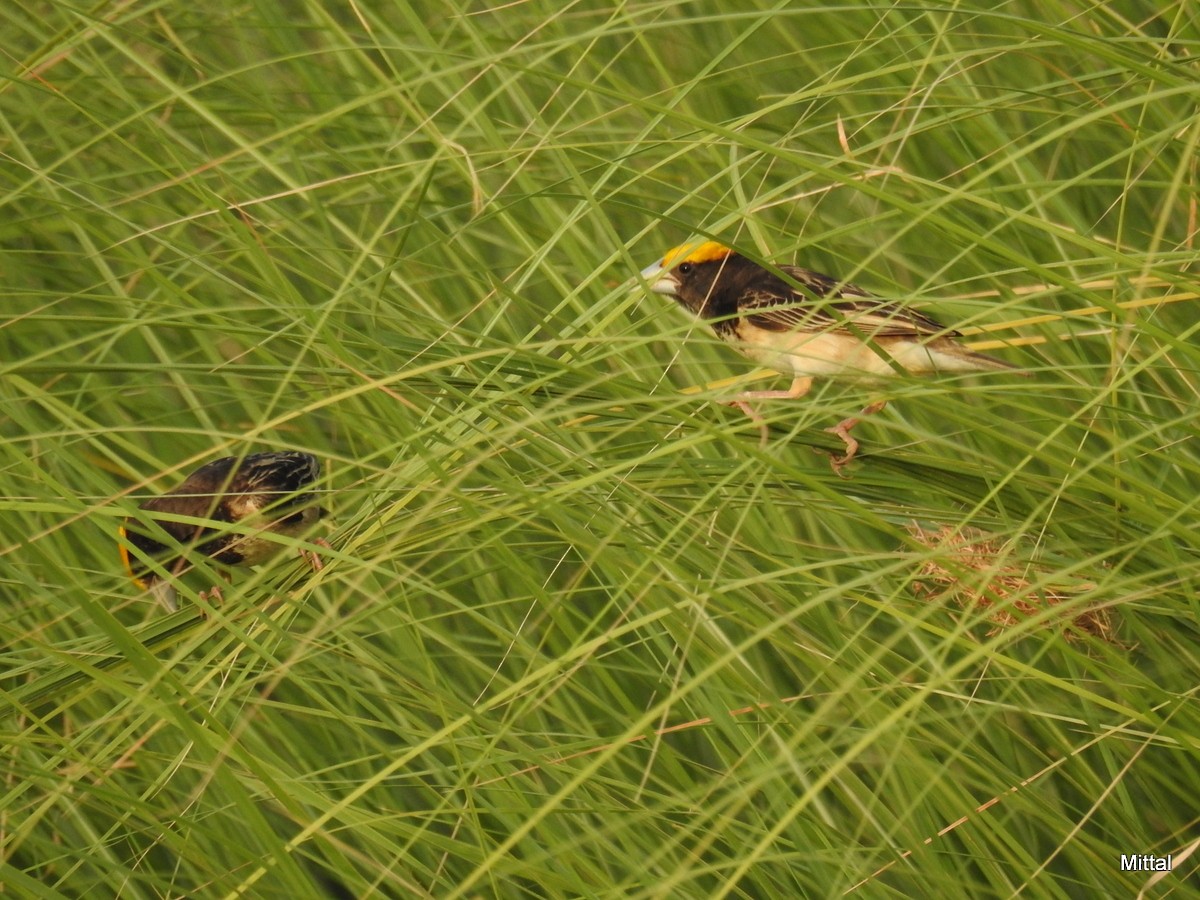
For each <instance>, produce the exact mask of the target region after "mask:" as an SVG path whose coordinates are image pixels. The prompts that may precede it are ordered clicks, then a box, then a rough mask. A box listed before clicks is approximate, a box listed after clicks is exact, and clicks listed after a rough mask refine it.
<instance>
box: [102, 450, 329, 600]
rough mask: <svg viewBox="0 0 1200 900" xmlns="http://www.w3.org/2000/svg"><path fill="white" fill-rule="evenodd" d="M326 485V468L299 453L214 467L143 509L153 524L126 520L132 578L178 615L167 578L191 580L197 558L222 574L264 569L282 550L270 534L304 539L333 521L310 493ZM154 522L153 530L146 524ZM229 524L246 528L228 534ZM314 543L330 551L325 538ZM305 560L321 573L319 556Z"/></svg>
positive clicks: (123, 551)
mask: <svg viewBox="0 0 1200 900" xmlns="http://www.w3.org/2000/svg"><path fill="white" fill-rule="evenodd" d="M320 477H321V463H320V462H319V461H318V460H317V458H316V457H315V456H313V455H312V454H310V453H304V452H301V451H299V450H277V451H270V452H265V453H251V454H249V455H248V456H226V457H223V458H221V459H216V460H213V461H212V462H210V463H207V464H205V465H203V466H201V467H200V468H199V469H197V470H196V471H194V472H192V474H191V475H189V476H187V478H185V479H184V480H183V482H182V483H180V484H179V485H178V486H177V487H174V488H172V489H171V490H169V491H167V492H166V493H165V494H162V495H160V496H158V497H152V498H151V499H149V500H147V501H145V502H144V503H142V504H141V505H140V506H139V507H138V509H140V510H142V511H143V512H145V513H148V514H149V515H148V516H145V517H133V516H131V517H129V518H127V519H125V521H124V523H123V524H122V525H121V526H120V529H119V537H120V542H119V543H118V547H119V552H120V556H121V562H122V563H123V564H124V567H125V571H126V573H127V574H128V575H129V577H130V578H131V579H132V580H133V582H134V584H136V585H137V586H138V587H139V588H142V589H143V590H149V591H150V592H151V593H152V595H153V596H154V597H155V598H156V599H157V600H158V601H159V602H160V603H161V604H162V605H163V606H164V607H165V608H166V609H167V611H168V612H174V611H175V610H176V608H177V604H176V599H175V588H174V587H173V585H172V584H171V583H170V581H168V580H167V579H166V578H165V577H164V574H163V573H167V574H169V575H172V576H175V575H180V574H182V573H183V572H186V571H187V570H188V569H189V568H191V566H192V559H193V558H195V557H196V556H205V557H208V558H209V559H210V560H212V562H214V563H216V564H218V565H220V566H223V567H227V566H253V565H258V564H259V563H261V562H263V561H265V560H267V559H269V558H270V557H272V556H274V555H275V554H276V553H278V552H279V551H280V550H282V549H283V545H282V544H281V543H280V542H278V541H275V540H272V539H271V538H268V537H264V536H263V535H264V533H266V532H270V533H271V534H273V535H283V536H285V537H300V536H302V535H304V534H305V533H306V532H308V531H309V530H311V528H312V526H313V525H315V524H316V522H317V521H318V520H319V519H321V518H322V517H324V516H326V515H328V512H327V511H326V510H325V509H323V508H321V507H320V506H317V505H316V498H315V497H314V496H313V494H312V493H311V492H310V489H311V488H312V486H313V484H314V483H315V482H316V481H317V479H319V478H320ZM163 513H165V514H167V515H174V516H189V517H191V518H195V519H208V520H210V521H211V522H213V524H212V525H199V524H196V523H194V522H179V521H171V520H169V519H163V518H159V517H158V515H157V514H163ZM147 519H149V520H150V521H151V522H153V526H150V525H148V524H146V520H147ZM222 523H223V524H227V525H234V524H236V525H237V526H239V527H238V528H237V530H224V529H222V528H221V524H222ZM248 526H249V527H248ZM313 543H315V544H318V545H320V546H324V547H328V546H329V544H328V543H327V542H326V541H324V540H322V539H320V538H318V539H316V540H314V541H313ZM131 550H132V551H133V552H132V553H131V552H130V551H131ZM300 556H301V557H302V558H303V559H304V560H305V561H306V562H307V563H308V564H309V565H310V566H311V567H312V569H313V571H320V570H321V568H322V563H321V559H320V557H319V556H317V554H316V553H314V552H309V551H305V550H301V551H300ZM220 593H221V592H220V588H219V587H213V588H212V589H211V591H209V592H205V593H202V594H201V598H203V599H207V598H208V596H209V595H211V596H212V597H213V598H219V597H220Z"/></svg>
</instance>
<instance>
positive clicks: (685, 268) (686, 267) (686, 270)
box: [679, 263, 692, 275]
mask: <svg viewBox="0 0 1200 900" xmlns="http://www.w3.org/2000/svg"><path fill="white" fill-rule="evenodd" d="M691 272H692V264H691V263H680V264H679V274H680V275H690V274H691Z"/></svg>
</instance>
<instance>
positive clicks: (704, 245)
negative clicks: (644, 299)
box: [662, 241, 733, 269]
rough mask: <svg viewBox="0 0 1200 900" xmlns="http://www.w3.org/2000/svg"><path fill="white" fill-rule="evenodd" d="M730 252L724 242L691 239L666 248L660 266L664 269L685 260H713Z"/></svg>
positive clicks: (695, 261)
mask: <svg viewBox="0 0 1200 900" xmlns="http://www.w3.org/2000/svg"><path fill="white" fill-rule="evenodd" d="M731 253H733V251H732V250H730V249H729V248H728V247H726V246H725V245H724V244H718V243H717V242H716V241H703V242H700V243H697V242H695V241H691V242H689V243H686V244H680V245H679V246H678V247H672V248H671V249H670V250H668V251H667V255H666V256H664V257H663V261H662V267H663V268H664V269H673V268H675V267H676V266H677V265H679V264H680V263H685V262H690V263H706V262H714V261H716V260H721V259H725V258H726V257H727V256H729V255H730V254H731Z"/></svg>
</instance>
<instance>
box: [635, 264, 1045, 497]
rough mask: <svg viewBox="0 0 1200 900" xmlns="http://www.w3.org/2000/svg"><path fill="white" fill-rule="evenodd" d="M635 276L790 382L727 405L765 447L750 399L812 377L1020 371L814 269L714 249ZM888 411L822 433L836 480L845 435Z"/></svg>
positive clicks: (797, 388)
mask: <svg viewBox="0 0 1200 900" xmlns="http://www.w3.org/2000/svg"><path fill="white" fill-rule="evenodd" d="M641 277H642V279H644V280H645V281H646V282H647V283H648V286H649V288H650V290H651V291H652V292H654V293H656V294H664V295H667V296H669V297H673V298H674V299H675V300H676V301H677V302H678V303H679V305H680V306H682V307H683V308H684V309H686V310H688V311H689V312H691V313H693V314H695V315H696V316H698V317H699V318H700V319H701V320H703V321H705V322H707V323H708V324H709V325H711V326H712V329H713V331H714V332H715V333H716V335H717V337H719V338H720V339H721V340H723V341H725V342H726V343H728V344H730V345H732V346H733V347H734V348H735V349H736V350H738V351H739V352H740V353H742V354H743V355H744V356H747V357H749V358H750V359H752V360H754V361H755V362H757V363H758V364H759V365H762V366H766V367H767V368H771V369H775V370H776V371H778V372H780V373H782V374H784V375H789V376H791V378H792V383H791V386H790V387H789V388H788V389H787V390H760V391H744V392H742V393H740V394H737V395H736V396H734V397H733V398H731V399H730V400H728V401H727V402H728V403H729V404H730V405H732V406H736V407H738V408H739V409H741V410H742V411H743V412H744V413H746V415H748V416H750V418H751V419H753V420H754V421H755V422H757V423H758V425H759V427H760V429H761V431H762V438H763V443H764V444H765V443H766V441H767V437H768V432H767V429H766V425H765V423H764V422H763V419H762V416H760V415H759V414H758V412H757V411H756V410H755V409H754V407H752V406H751V405H750V401H752V400H775V399H791V400H794V399H798V398H800V397H803V396H804V395H805V394H807V393H808V391H809V390H810V389H811V388H812V384H813V379H814V378H819V377H834V378H849V379H858V380H866V381H875V380H879V379H885V378H888V377H891V376H896V375H901V374H905V373H907V374H912V375H925V374H931V373H937V372H988V371H1014V370H1016V369H1017V367H1016V366H1013V365H1011V364H1010V363H1007V362H1004V361H1003V360H999V359H994V358H992V357H990V356H985V355H983V354H982V353H975V352H973V351H971V350H968V349H967V348H966V347H964V346H962V344H960V343H959V341H958V339H959V338H960V337H962V335H961V334H960V333H959V332H957V331H955V330H953V329H950V328H946V327H945V326H943V325H941V324H940V323H938V322H937V321H935V320H934V319H932V318H930V317H929V316H927V315H925V314H924V313H920V312H917V311H915V310H912V309H907V308H905V307H903V306H901V305H899V304H897V303H894V302H892V301H889V300H885V299H882V298H880V297H877V296H875V295H873V294H871V293H869V292H867V291H865V290H863V289H862V288H860V287H858V286H857V285H854V284H851V283H849V282H845V281H840V280H838V279H837V278H834V277H832V276H830V275H824V274H822V273H820V272H814V271H813V270H811V269H804V268H800V267H799V266H787V265H779V266H774V267H773V268H772V269H767V268H764V267H763V266H761V265H759V264H758V263H756V262H754V261H753V260H751V259H748V258H747V257H745V256H743V255H742V254H741V253H738V252H737V251H735V250H732V249H730V248H729V247H727V246H725V245H724V244H720V243H718V242H716V241H697V242H691V243H685V244H681V245H679V246H678V247H674V248H672V249H671V250H668V251H667V253H666V255H664V256H663V258H662V260H661V261H659V262H657V263H655V264H653V265H650V266H647V267H646V268H645V269H643V270H642V273H641ZM1020 374H1024V373H1020ZM886 404H887V401H886V400H880V401H876V402H874V403H871V404H870V405H868V406H867V407H865V408H864V409H863V410H862V412H861V413H859V414H858V415H857V416H851V417H849V418H847V419H844V420H842V421H841V422H839V423H838V424H837V425H835V426H834V427H832V428H828V429H826V431H829V432H831V433H833V434H835V435H837V436H838V437H839V438H841V440H842V442H843V443H844V445H845V452H844V453H843V454H841V455H836V454H835V455H834V456H833V457H832V459H831V461H832V463H833V468H834V471H835V472H837V473H838V474H841V471H842V468H843V467H844V466H845V465H846V464H847V463H849V462H850V461H851V460H852V459H854V457H855V454H856V453H857V452H858V447H859V444H858V441H857V440H855V439H854V437H853V435H851V433H850V432H851V429H853V428H854V426H855V425H857V424H858V423H859V421H860V420H861V418H862V417H864V416H868V415H872V414H874V413H877V412H879V411H880V410H881V409H883V408H884V406H885V405H886Z"/></svg>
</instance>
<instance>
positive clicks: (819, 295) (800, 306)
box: [738, 266, 958, 337]
mask: <svg viewBox="0 0 1200 900" xmlns="http://www.w3.org/2000/svg"><path fill="white" fill-rule="evenodd" d="M782 271H783V272H784V273H785V274H786V275H787V276H788V277H789V278H790V279H791V280H793V281H795V282H796V283H797V284H799V285H801V287H802V288H804V291H798V290H796V289H795V288H793V287H792V286H791V285H785V286H783V287H785V288H786V290H782V289H781V290H773V289H762V288H758V289H755V288H751V289H749V290H748V291H746V293H745V294H743V295H742V296H741V297H739V298H738V308H739V311H740V312H741V313H742V314H743V316H744V318H745V319H746V320H747V321H748V322H749V323H750V324H751V325H757V326H758V327H759V328H762V329H764V330H766V331H813V332H842V333H847V334H855V335H859V336H863V335H865V336H868V337H902V336H906V335H910V336H932V335H942V336H945V337H955V336H957V334H958V332H956V331H953V330H950V329H947V328H946V327H945V326H943V325H942V324H941V323H940V322H937V321H936V320H934V319H932V318H930V317H929V316H927V315H924V314H923V313H919V312H917V311H916V310H913V309H906V308H905V307H903V306H900V305H899V304H897V303H893V302H891V301H888V300H884V299H882V298H880V297H875V296H873V295H871V294H869V293H867V292H866V291H864V290H863V289H862V288H860V287H858V286H857V285H854V284H848V283H847V284H842V283H840V282H838V281H837V280H835V279H833V278H831V277H829V276H828V275H822V274H821V273H820V272H812V271H809V270H808V269H798V268H793V267H791V266H785V267H783V268H782ZM805 291H807V293H805ZM830 298H833V299H830Z"/></svg>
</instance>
